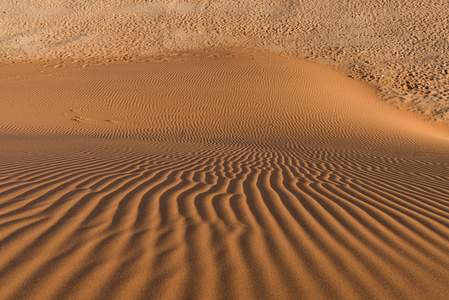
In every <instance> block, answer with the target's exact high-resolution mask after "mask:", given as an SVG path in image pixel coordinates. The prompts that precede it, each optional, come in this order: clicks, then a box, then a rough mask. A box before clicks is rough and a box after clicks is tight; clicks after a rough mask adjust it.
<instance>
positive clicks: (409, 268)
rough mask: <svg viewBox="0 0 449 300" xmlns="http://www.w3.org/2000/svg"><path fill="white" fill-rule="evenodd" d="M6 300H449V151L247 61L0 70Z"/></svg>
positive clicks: (414, 123)
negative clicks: (0, 83)
mask: <svg viewBox="0 0 449 300" xmlns="http://www.w3.org/2000/svg"><path fill="white" fill-rule="evenodd" d="M0 81H1V82H2V85H1V95H0V101H1V110H0V139H1V143H0V158H1V159H0V253H1V255H0V283H1V284H0V298H1V299H17V298H32V299H68V298H70V299H92V298H94V299H302V298H304V299H350V298H355V299H393V298H394V299H443V298H445V297H446V296H447V295H448V294H449V285H448V282H449V199H448V194H449V161H448V160H447V153H448V151H449V133H448V131H447V128H446V127H439V126H438V125H437V124H435V123H431V122H427V121H424V120H423V119H421V117H420V116H418V115H414V114H412V113H410V112H404V111H400V110H397V109H395V108H392V107H391V106H389V105H388V104H386V103H385V102H384V101H383V100H382V99H380V98H379V97H378V96H377V95H376V91H375V90H374V89H373V88H370V87H368V86H366V85H364V84H363V83H361V82H359V81H356V80H354V79H351V78H349V77H347V76H346V75H344V74H340V73H338V72H336V71H335V70H333V69H331V68H329V67H325V66H320V65H315V64H312V63H309V62H306V61H302V60H299V59H296V58H292V57H288V56H278V55H274V54H270V53H265V52H255V51H248V50H237V49H220V50H217V49H216V50H207V51H199V50H198V51H193V52H189V53H179V54H177V55H172V56H170V57H167V58H161V59H156V58H154V59H149V60H148V61H143V60H141V61H139V62H134V63H129V62H112V63H109V64H100V63H95V62H94V61H91V62H90V63H86V62H85V61H83V62H80V61H76V60H75V61H73V60H58V61H55V60H51V61H46V62H31V63H25V62H22V63H14V64H2V65H1V66H0Z"/></svg>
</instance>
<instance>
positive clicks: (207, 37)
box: [0, 0, 449, 124]
mask: <svg viewBox="0 0 449 300" xmlns="http://www.w3.org/2000/svg"><path fill="white" fill-rule="evenodd" d="M447 24H449V1H447V0H407V1H404V0H371V1H366V0H363V1H362V0H325V1H323V0H317V1H311V0H307V1H304V0H276V1H272V0H257V1H254V0H249V1H240V0H213V1H199V0H195V1H193V0H185V1H184V0H151V1H148V0H121V1H84V0H83V1H79V0H39V1H30V0H0V61H6V60H20V59H40V58H42V57H46V58H59V57H61V58H67V57H73V58H74V57H76V58H85V59H88V58H95V59H98V58H109V57H111V58H114V59H117V58H124V59H129V58H130V57H141V56H148V55H155V54H165V53H167V52H170V51H179V50H188V49H196V48H203V47H210V46H216V45H219V46H240V47H252V48H258V49H259V48H263V49H267V50H271V51H278V52H285V53H289V54H294V55H296V56H299V57H302V58H309V59H312V60H315V61H319V62H323V63H326V64H331V65H333V66H335V67H338V68H339V69H341V70H343V71H344V72H345V73H347V74H348V75H351V76H354V77H356V78H359V79H362V80H364V81H366V82H369V83H370V84H371V85H372V86H374V87H376V88H378V89H379V91H380V93H381V95H382V96H384V99H385V100H387V101H388V102H390V103H393V104H395V105H398V106H400V107H404V108H407V109H409V110H419V111H421V112H422V113H424V114H425V115H427V116H428V118H434V119H437V120H442V121H445V122H446V123H447V124H449V50H448V49H449V39H448V38H447V37H448V36H449V26H448V25H447Z"/></svg>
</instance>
